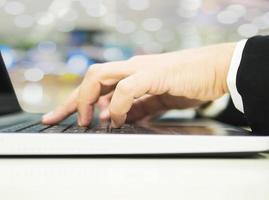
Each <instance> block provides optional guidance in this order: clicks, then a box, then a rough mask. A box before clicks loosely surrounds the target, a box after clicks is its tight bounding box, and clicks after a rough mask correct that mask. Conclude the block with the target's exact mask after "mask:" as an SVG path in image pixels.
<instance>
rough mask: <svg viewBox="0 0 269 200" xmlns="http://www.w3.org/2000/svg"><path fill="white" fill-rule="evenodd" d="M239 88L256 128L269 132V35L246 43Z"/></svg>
mask: <svg viewBox="0 0 269 200" xmlns="http://www.w3.org/2000/svg"><path fill="white" fill-rule="evenodd" d="M236 87H237V90H238V92H239V94H240V95H241V97H242V101H243V107H244V115H245V117H246V119H247V122H248V124H249V125H250V127H251V128H252V131H253V132H254V133H255V134H259V135H269V36H255V37H253V38H250V39H248V41H247V42H246V45H245V47H244V50H243V53H242V59H241V62H240V65H239V68H238V71H237V77H236Z"/></svg>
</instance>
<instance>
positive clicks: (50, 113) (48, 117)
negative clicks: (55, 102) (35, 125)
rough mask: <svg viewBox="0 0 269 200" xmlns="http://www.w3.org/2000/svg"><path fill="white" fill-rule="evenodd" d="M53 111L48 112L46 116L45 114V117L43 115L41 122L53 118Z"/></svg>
mask: <svg viewBox="0 0 269 200" xmlns="http://www.w3.org/2000/svg"><path fill="white" fill-rule="evenodd" d="M53 114H54V113H53V111H51V112H48V113H47V114H45V115H43V116H42V119H43V120H48V119H50V118H51V117H53Z"/></svg>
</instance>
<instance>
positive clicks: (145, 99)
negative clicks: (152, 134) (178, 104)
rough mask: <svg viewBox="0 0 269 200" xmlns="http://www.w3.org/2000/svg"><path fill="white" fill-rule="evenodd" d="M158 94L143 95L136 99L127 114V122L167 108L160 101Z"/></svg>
mask: <svg viewBox="0 0 269 200" xmlns="http://www.w3.org/2000/svg"><path fill="white" fill-rule="evenodd" d="M159 98H160V96H159V95H156V96H152V95H144V96H142V97H141V98H139V99H137V100H136V101H135V102H134V104H133V106H132V107H131V109H130V111H129V112H128V114H127V120H126V121H127V122H134V121H138V120H140V119H143V118H144V117H146V116H148V115H154V114H157V113H159V112H161V111H164V110H167V107H166V106H165V105H164V104H163V103H162V102H161V101H160V99H159Z"/></svg>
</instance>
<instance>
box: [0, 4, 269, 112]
mask: <svg viewBox="0 0 269 200" xmlns="http://www.w3.org/2000/svg"><path fill="white" fill-rule="evenodd" d="M0 24H1V28H0V50H1V52H2V54H3V57H4V60H5V63H6V65H7V68H8V70H9V73H10V76H11V78H12V82H13V84H14V85H15V88H16V93H17V96H18V98H19V99H20V103H21V105H22V106H23V108H24V109H25V110H27V111H31V112H46V111H48V110H50V109H52V108H53V107H54V106H55V105H56V104H58V103H59V102H60V101H62V100H63V99H64V98H65V97H66V95H68V93H69V92H70V91H71V90H72V89H73V88H75V87H76V86H77V85H78V84H79V83H80V81H81V78H82V76H83V74H84V73H85V72H86V70H87V69H88V68H90V67H91V65H92V64H94V63H100V62H106V61H115V60H122V59H128V58H129V57H131V56H133V55H137V54H149V53H161V52H167V51H175V50H180V49H183V48H190V47H198V46H202V45H207V44H212V43H219V42H229V41H237V40H239V39H242V38H248V37H251V36H254V35H257V34H268V33H269V2H268V1H267V0H255V1H254V0H165V1H164V0H42V1H41V0H39V1H38V0H17V1H13V0H0ZM89 92H90V91H89Z"/></svg>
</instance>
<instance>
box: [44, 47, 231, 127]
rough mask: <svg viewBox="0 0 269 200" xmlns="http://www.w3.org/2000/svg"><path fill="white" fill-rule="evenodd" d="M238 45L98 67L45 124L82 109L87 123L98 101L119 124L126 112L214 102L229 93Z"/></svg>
mask: <svg viewBox="0 0 269 200" xmlns="http://www.w3.org/2000/svg"><path fill="white" fill-rule="evenodd" d="M234 46H235V45H234V44H232V43H228V44H220V45H214V46H208V47H202V48H196V49H188V50H183V51H179V52H172V53H166V54H157V55H145V56H135V57H133V58H131V59H129V60H127V61H117V62H110V63H104V64H96V65H93V66H91V68H90V69H89V71H88V72H87V74H86V75H85V78H84V80H83V81H82V83H81V85H80V86H79V87H78V88H77V89H76V90H75V91H74V92H73V93H72V94H71V95H70V97H69V98H68V99H67V100H66V102H65V103H63V105H61V106H59V107H58V108H56V109H55V110H54V111H53V112H50V113H49V114H47V115H45V116H44V117H43V123H45V124H55V123H58V122H59V121H61V120H63V119H64V118H66V117H67V116H69V115H70V114H72V113H74V112H76V111H77V112H78V124H79V125H80V126H88V125H89V123H90V121H91V119H92V115H93V109H94V105H95V104H96V103H97V102H98V100H99V103H98V105H99V107H100V108H101V111H102V112H101V118H103V119H107V118H109V117H110V118H111V124H112V127H114V128H117V127H120V126H121V125H122V124H123V123H124V122H125V121H126V119H127V114H128V119H130V120H136V119H141V118H143V117H144V116H146V115H149V114H154V113H157V112H159V111H162V110H166V109H171V108H188V107H195V106H199V105H201V104H202V103H204V102H208V101H212V100H215V99H217V98H219V97H221V96H222V95H223V94H225V93H226V92H227V91H228V89H227V83H226V77H227V73H228V68H229V65H230V61H231V57H232V53H233V50H234ZM109 93H110V95H109ZM107 94H108V96H107V97H105V99H104V98H100V97H102V96H104V95H107ZM110 99H111V100H110ZM102 101H103V103H102ZM108 104H109V106H108ZM107 106H108V109H107ZM108 111H109V112H108ZM102 116H103V117H102Z"/></svg>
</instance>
